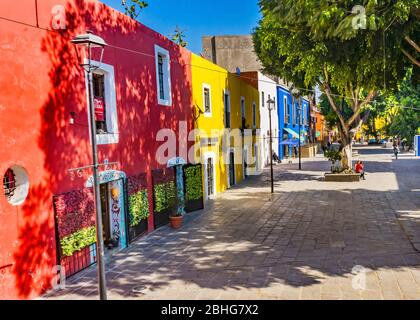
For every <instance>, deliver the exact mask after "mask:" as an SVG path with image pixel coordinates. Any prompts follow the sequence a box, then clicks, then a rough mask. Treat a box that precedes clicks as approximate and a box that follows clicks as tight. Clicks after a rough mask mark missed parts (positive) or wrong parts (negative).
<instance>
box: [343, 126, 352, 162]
mask: <svg viewBox="0 0 420 320" xmlns="http://www.w3.org/2000/svg"><path fill="white" fill-rule="evenodd" d="M340 131H341V132H340V133H341V167H342V168H343V170H346V169H351V168H352V167H353V166H352V155H353V150H352V142H353V133H352V132H349V133H345V132H344V131H343V130H340Z"/></svg>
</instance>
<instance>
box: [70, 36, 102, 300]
mask: <svg viewBox="0 0 420 320" xmlns="http://www.w3.org/2000/svg"><path fill="white" fill-rule="evenodd" d="M71 42H72V43H73V44H74V45H75V46H76V51H77V56H78V58H79V59H83V60H82V61H81V63H80V66H82V67H83V68H84V69H85V71H86V73H87V76H88V93H89V102H88V108H89V112H88V113H89V123H90V137H91V143H92V159H93V185H94V195H95V209H96V246H97V255H96V259H97V268H98V283H99V296H100V299H101V300H107V293H106V291H107V290H106V278H105V264H104V239H103V228H102V209H101V192H100V185H99V162H98V148H97V143H96V121H95V108H94V102H93V94H92V92H93V83H92V71H94V70H96V69H98V68H99V66H92V49H97V50H100V63H102V58H103V54H104V50H105V47H106V46H107V44H106V42H105V40H104V39H102V38H101V37H99V36H96V35H94V34H93V33H92V32H91V31H87V33H85V34H81V35H77V36H76V37H74V38H73V40H71ZM86 56H87V59H85V57H86Z"/></svg>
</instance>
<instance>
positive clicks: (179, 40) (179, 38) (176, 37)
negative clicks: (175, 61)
mask: <svg viewBox="0 0 420 320" xmlns="http://www.w3.org/2000/svg"><path fill="white" fill-rule="evenodd" d="M184 32H185V31H183V30H181V29H180V28H179V27H178V26H177V27H176V28H175V31H174V34H173V35H172V36H171V38H172V41H173V42H175V43H176V44H178V45H180V46H181V47H184V48H185V47H186V46H188V42H186V41H185V33H184Z"/></svg>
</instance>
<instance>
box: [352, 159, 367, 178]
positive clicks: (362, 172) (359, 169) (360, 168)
mask: <svg viewBox="0 0 420 320" xmlns="http://www.w3.org/2000/svg"><path fill="white" fill-rule="evenodd" d="M354 169H355V171H356V173H359V174H360V178H361V179H363V180H366V177H365V175H366V174H365V165H364V164H363V162H362V161H357V163H356V166H355V168H354Z"/></svg>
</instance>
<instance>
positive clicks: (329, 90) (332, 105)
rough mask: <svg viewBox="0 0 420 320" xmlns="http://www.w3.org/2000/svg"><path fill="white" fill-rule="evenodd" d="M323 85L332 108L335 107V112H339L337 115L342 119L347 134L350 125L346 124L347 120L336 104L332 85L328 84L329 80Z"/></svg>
mask: <svg viewBox="0 0 420 320" xmlns="http://www.w3.org/2000/svg"><path fill="white" fill-rule="evenodd" d="M323 87H324V88H323V89H324V92H325V94H326V95H327V98H328V101H329V103H330V105H331V108H333V110H334V112H335V113H336V114H337V117H338V119H339V120H340V124H341V127H342V128H343V131H344V132H345V133H346V134H347V131H348V130H347V128H348V127H347V126H346V121H345V119H344V117H343V115H342V113H341V112H340V110H338V108H337V105H336V104H335V101H334V99H333V97H332V92H331V88H330V86H329V85H328V83H327V82H324V83H323Z"/></svg>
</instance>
